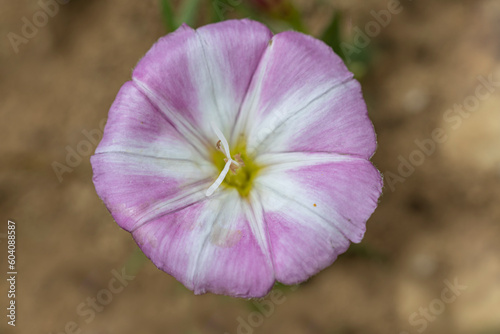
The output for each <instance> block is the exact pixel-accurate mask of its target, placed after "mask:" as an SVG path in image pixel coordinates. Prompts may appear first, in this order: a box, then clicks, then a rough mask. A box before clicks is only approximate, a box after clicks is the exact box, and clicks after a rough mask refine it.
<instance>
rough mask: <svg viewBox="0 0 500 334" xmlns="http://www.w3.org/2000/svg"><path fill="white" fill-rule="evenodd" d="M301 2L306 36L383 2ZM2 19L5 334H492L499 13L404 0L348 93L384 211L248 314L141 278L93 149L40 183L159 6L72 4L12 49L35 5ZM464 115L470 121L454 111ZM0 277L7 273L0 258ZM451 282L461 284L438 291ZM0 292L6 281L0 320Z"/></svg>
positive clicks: (499, 298) (499, 291)
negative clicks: (357, 105)
mask: <svg viewBox="0 0 500 334" xmlns="http://www.w3.org/2000/svg"><path fill="white" fill-rule="evenodd" d="M298 4H299V6H300V8H301V10H302V11H303V12H304V13H306V14H305V15H306V25H307V27H308V28H309V29H310V31H312V32H313V33H318V32H319V31H321V29H322V28H323V27H324V25H325V24H326V22H327V20H328V18H329V17H330V16H331V15H332V11H333V8H334V7H336V8H339V9H342V10H343V12H344V17H345V18H346V21H345V28H346V34H349V32H351V33H354V32H355V29H354V28H356V27H359V28H360V29H364V28H365V24H366V23H368V22H370V21H373V20H374V17H373V16H372V15H371V14H370V11H371V10H375V11H379V10H383V9H387V6H388V2H386V1H378V0H370V1H361V0H359V1H347V0H344V1H330V2H328V1H322V2H321V4H319V5H313V4H312V2H306V1H302V2H298ZM0 8H1V12H0V35H1V36H3V37H2V38H1V41H0V57H1V61H0V101H1V102H0V113H1V123H0V124H1V125H0V127H1V131H0V138H1V141H0V142H1V143H2V145H1V146H0V154H1V157H2V159H1V160H2V163H1V167H0V168H1V174H0V208H1V212H2V220H3V221H2V222H1V225H0V233H3V234H4V233H6V231H7V219H11V220H14V221H15V222H16V223H17V232H18V235H17V238H18V239H17V240H18V253H17V256H18V267H17V270H18V281H17V305H18V309H17V312H18V313H17V315H18V318H17V326H16V327H15V328H12V327H10V326H7V324H6V322H7V321H6V317H5V315H4V314H2V315H1V319H2V321H1V322H0V329H1V332H2V333H54V334H55V333H58V334H59V333H73V332H74V333H78V330H80V332H79V333H85V334H87V333H88V334H91V333H95V334H106V333H113V334H114V333H151V334H156V333H186V334H188V333H189V334H195V333H237V332H238V330H239V332H240V333H251V332H254V333H325V334H337V333H338V334H341V333H342V334H355V333H360V334H361V333H363V334H368V333H370V334H371V333H373V334H378V333H380V334H387V333H402V332H403V333H405V332H407V333H421V332H425V333H429V334H431V333H440V334H446V333H454V334H493V333H500V261H499V255H500V243H499V242H498V236H499V235H500V226H499V223H500V205H499V204H498V202H499V200H500V113H499V110H500V85H496V86H495V85H489V86H488V85H487V86H484V88H481V89H480V91H481V92H482V93H483V94H482V95H481V96H482V98H481V99H474V97H475V96H476V94H477V92H476V89H477V87H478V85H481V84H482V82H483V81H484V80H488V78H489V76H491V78H492V80H493V81H495V82H499V81H500V40H499V38H498V37H499V36H500V3H499V2H498V1H495V0H489V1H488V0H475V1H472V0H471V1H458V0H456V1H452V0H443V1H430V0H419V1H413V2H410V1H406V0H405V1H403V9H402V11H401V12H400V13H398V14H395V15H393V16H392V19H391V22H390V23H389V24H388V25H387V27H384V28H383V29H381V31H380V33H379V34H377V35H376V36H374V37H373V38H371V40H370V44H369V46H368V47H367V50H370V53H371V57H372V62H371V65H370V66H369V68H368V70H367V74H366V75H365V76H364V77H363V78H362V85H363V89H364V93H365V98H366V101H367V103H368V105H369V112H370V116H371V118H372V120H373V122H374V125H375V128H376V130H377V134H378V141H379V148H378V151H377V153H376V155H375V156H374V157H373V161H374V163H375V164H376V166H377V167H378V168H379V169H380V170H381V171H382V172H384V174H385V177H386V185H385V190H384V195H383V197H382V198H381V202H380V205H379V207H378V209H377V210H376V212H375V213H374V215H373V216H372V217H371V219H370V220H369V222H368V230H367V233H366V237H365V239H364V240H363V242H362V243H361V244H360V245H356V246H354V247H352V248H351V249H350V250H349V252H348V253H347V254H345V255H343V256H341V257H340V258H339V259H338V260H337V262H336V263H335V264H334V265H333V266H331V267H330V268H328V269H326V270H324V271H323V272H321V273H320V274H319V275H317V276H315V277H313V278H312V279H311V280H309V281H308V282H307V283H305V284H303V285H301V286H299V287H298V288H297V289H290V288H289V287H278V288H277V289H276V294H275V295H272V297H273V298H271V297H268V298H267V299H265V301H260V302H258V304H256V303H254V302H252V301H246V300H240V299H233V298H229V297H224V296H216V295H210V294H208V295H204V296H194V295H193V294H192V293H191V292H190V291H188V290H187V289H185V288H184V287H183V286H182V285H181V284H180V283H178V282H177V281H176V280H175V279H174V278H172V277H170V276H168V275H167V274H164V273H163V272H161V271H159V270H157V269H156V268H155V266H154V265H153V264H151V263H150V262H146V263H145V264H144V265H143V266H142V267H141V266H140V262H141V257H140V256H137V254H136V253H135V249H136V246H135V243H134V241H133V240H132V238H131V237H130V235H129V234H128V233H126V232H125V231H123V230H121V229H120V228H119V227H118V226H117V225H116V224H115V223H114V222H113V220H112V218H111V216H110V215H109V213H108V212H107V210H106V208H105V207H104V205H103V204H102V202H101V201H100V199H99V198H98V197H97V195H96V193H95V190H94V186H93V184H92V181H91V178H92V172H91V167H90V163H89V155H90V153H89V154H88V155H87V156H83V157H82V160H81V161H75V162H74V167H72V168H71V169H72V171H71V172H70V173H69V172H68V173H66V174H64V175H63V176H62V182H59V180H58V178H57V176H56V175H55V173H54V170H53V167H52V164H53V162H54V161H57V162H60V163H65V159H66V156H67V149H68V148H69V150H75V149H77V148H78V147H79V146H78V145H81V142H82V141H84V140H85V139H86V138H85V136H84V134H83V133H82V131H84V130H86V131H92V130H94V129H99V127H100V122H101V121H102V120H103V119H105V118H106V116H107V111H108V109H109V106H110V104H111V103H112V102H113V100H114V97H115V95H116V93H117V92H118V89H119V88H120V86H121V85H122V84H123V83H124V82H125V81H126V80H128V79H129V78H130V74H131V70H132V68H133V67H134V66H135V64H136V62H137V61H138V60H139V59H140V57H141V56H142V55H143V54H144V53H145V52H146V51H147V50H148V49H149V47H150V46H151V45H152V44H153V43H154V42H155V40H157V39H158V38H159V37H160V36H162V35H163V34H164V33H165V30H164V28H163V25H162V22H161V18H160V15H159V9H158V6H157V2H156V1H153V0H146V1H123V0H122V1H118V0H108V1H83V0H74V1H73V2H71V3H69V4H67V5H64V6H61V8H60V11H59V12H58V13H57V14H55V15H54V17H51V18H50V19H49V20H48V23H47V24H46V25H45V26H43V27H41V28H39V29H38V31H37V32H35V33H34V34H33V35H34V36H33V37H32V38H29V39H28V43H27V44H23V45H20V46H19V52H18V53H15V52H14V49H13V48H12V46H11V45H10V44H9V40H8V39H7V38H6V36H7V34H8V33H9V32H16V33H18V34H19V33H20V30H21V27H22V25H23V22H22V18H23V17H27V18H30V19H31V18H32V17H33V15H34V14H36V13H37V11H39V10H40V7H39V6H38V4H37V2H36V1H21V0H16V1H7V0H0ZM346 37H347V41H352V36H351V37H349V36H346ZM478 77H479V78H478ZM486 92H489V94H487V95H488V96H485V94H486ZM474 101H478V102H477V104H474ZM464 103H465V104H467V103H468V106H469V107H468V108H469V109H470V110H471V111H470V112H467V111H465V112H462V114H460V113H459V112H458V111H457V110H458V109H456V108H457V106H458V107H459V105H463V104H464ZM455 105H457V106H455ZM450 109H451V111H449V110H450ZM436 131H437V132H436ZM436 133H438V134H439V136H434V137H433V134H436ZM433 138H439V142H438V141H436V140H435V139H433ZM416 141H417V142H419V143H424V142H425V143H427V145H428V146H426V148H427V150H428V152H427V153H428V154H426V153H425V152H424V153H419V152H422V151H423V150H422V149H421V148H419V146H418V144H417V143H416ZM429 143H430V144H429ZM433 146H434V148H432V147H433ZM80 148H81V149H84V148H82V147H80ZM94 148H95V146H94V147H92V151H93V149H94ZM401 161H410V164H413V165H416V166H413V167H410V168H408V166H406V169H405V168H403V167H401V164H402V163H401ZM411 161H413V163H412V162H411ZM398 169H399V171H398ZM403 174H404V175H403ZM0 241H1V246H0V247H1V249H2V254H6V250H5V249H6V242H5V239H0ZM125 264H126V267H125V270H126V271H127V273H134V275H135V278H134V279H132V280H130V281H125V283H124V284H126V287H124V288H123V290H121V291H120V292H117V293H115V294H112V295H111V299H112V300H110V301H109V304H108V305H105V306H104V307H102V309H101V308H99V309H98V311H94V312H92V311H89V310H90V309H89V308H82V309H80V312H78V308H79V307H80V306H81V303H85V302H86V300H87V298H96V297H97V296H100V297H102V298H104V297H103V296H104V295H103V293H102V292H101V291H102V290H103V289H107V288H108V285H109V282H110V280H111V279H112V278H113V277H114V275H116V273H115V272H114V271H113V270H117V271H118V272H120V271H121V270H122V268H123V267H124V265H125ZM1 267H2V269H1V272H2V274H1V276H2V277H3V276H4V275H5V274H4V273H3V272H5V271H6V269H5V268H6V255H5V256H4V255H1ZM450 285H459V286H460V287H459V288H455V289H456V291H455V292H454V293H453V290H444V289H446V288H447V287H449V286H450ZM6 288H7V284H6V281H5V279H2V280H1V283H0V291H1V292H2V295H1V296H0V306H1V307H0V309H2V310H4V311H2V312H3V313H6V311H5V308H6V307H7V297H6V293H5V291H6V290H7V289H6ZM443 291H445V293H444V294H443ZM446 291H448V292H446ZM279 293H282V294H283V295H279ZM108 297H109V296H108ZM82 312H83V313H84V315H81V313H82ZM241 323H246V324H248V325H241ZM239 326H240V327H239ZM247 326H252V327H251V328H250V327H247ZM244 327H245V328H244Z"/></svg>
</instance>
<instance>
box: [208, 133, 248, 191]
mask: <svg viewBox="0 0 500 334" xmlns="http://www.w3.org/2000/svg"><path fill="white" fill-rule="evenodd" d="M212 128H213V129H214V131H215V134H216V135H217V137H218V138H219V140H220V141H221V144H222V153H224V155H225V156H226V158H227V162H226V165H225V166H224V169H223V170H222V172H221V173H220V174H219V177H218V178H217V180H215V182H214V183H213V184H212V185H211V186H210V187H209V188H208V189H207V192H206V193H205V195H206V196H207V197H208V196H210V195H212V194H213V193H214V192H215V190H217V188H219V186H220V185H221V184H222V181H224V178H225V177H226V175H227V173H228V172H229V168H230V167H231V164H233V163H234V164H235V165H236V166H239V165H240V164H239V163H238V162H236V161H234V160H233V159H231V153H230V152H229V144H228V142H227V140H226V137H224V134H222V132H221V131H220V130H219V129H218V128H217V127H216V126H215V125H214V124H212Z"/></svg>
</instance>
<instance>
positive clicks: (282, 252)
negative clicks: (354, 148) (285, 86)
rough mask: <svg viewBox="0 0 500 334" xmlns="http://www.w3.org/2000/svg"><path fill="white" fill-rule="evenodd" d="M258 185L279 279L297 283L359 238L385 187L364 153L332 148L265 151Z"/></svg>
mask: <svg viewBox="0 0 500 334" xmlns="http://www.w3.org/2000/svg"><path fill="white" fill-rule="evenodd" d="M258 162H259V163H265V164H267V166H268V167H266V168H265V169H264V170H263V171H262V174H261V175H259V176H258V177H257V178H256V180H255V188H256V190H257V192H258V194H259V197H260V198H261V203H262V206H263V209H264V211H265V213H266V214H265V221H266V225H267V229H268V233H269V238H270V243H271V252H272V255H273V262H274V269H275V275H276V279H277V280H278V281H280V282H283V283H285V284H296V283H299V282H301V281H304V280H306V279H307V278H308V277H310V276H311V275H314V274H316V273H317V272H319V271H320V270H322V269H324V268H325V267H327V266H329V265H330V264H331V263H333V261H335V259H336V257H337V256H338V255H339V254H341V253H343V252H345V251H346V250H347V248H348V247H349V244H350V241H352V242H359V241H361V239H362V238H363V235H364V232H365V225H366V221H367V220H368V218H369V217H370V215H371V214H372V212H373V211H374V210H375V207H376V206H377V200H378V197H379V196H380V193H381V189H382V182H381V176H380V173H379V172H378V171H377V170H376V169H375V167H373V165H372V164H371V163H370V162H369V161H367V160H364V159H360V158H354V157H350V156H343V155H338V154H328V153H282V154H268V155H262V156H260V157H259V158H258Z"/></svg>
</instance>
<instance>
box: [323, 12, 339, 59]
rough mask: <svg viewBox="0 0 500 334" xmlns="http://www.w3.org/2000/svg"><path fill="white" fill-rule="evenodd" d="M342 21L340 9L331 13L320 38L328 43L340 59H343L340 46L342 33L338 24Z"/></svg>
mask: <svg viewBox="0 0 500 334" xmlns="http://www.w3.org/2000/svg"><path fill="white" fill-rule="evenodd" d="M341 23H342V13H341V12H340V11H336V12H335V13H334V14H333V17H332V20H331V22H330V24H329V25H328V27H327V28H326V29H325V31H324V32H323V35H322V37H321V39H322V40H323V42H325V43H326V44H328V45H329V46H330V47H331V48H332V49H333V51H335V53H336V54H338V55H339V56H340V57H341V58H342V60H344V61H345V55H344V52H342V49H341V47H340V44H341V43H342V34H341V31H340V24H341Z"/></svg>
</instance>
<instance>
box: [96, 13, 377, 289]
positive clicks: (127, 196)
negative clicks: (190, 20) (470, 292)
mask: <svg viewBox="0 0 500 334" xmlns="http://www.w3.org/2000/svg"><path fill="white" fill-rule="evenodd" d="M375 148H376V140H375V132H374V130H373V126H372V123H371V121H370V120H369V118H368V116H367V111H366V105H365V103H364V101H363V97H362V93H361V88H360V85H359V83H358V82H357V81H356V80H354V79H353V75H352V74H351V73H350V72H349V71H348V70H347V69H346V67H345V65H344V64H343V63H342V61H341V59H340V58H339V57H338V56H337V55H335V54H334V53H333V51H332V50H331V49H330V48H329V47H328V46H327V45H325V44H324V43H323V42H321V41H319V40H316V39H314V38H312V37H310V36H307V35H303V34H300V33H297V32H283V33H279V34H277V35H274V36H273V35H272V33H271V32H270V31H269V30H268V29H267V28H266V27H265V26H263V25H262V24H260V23H258V22H254V21H250V20H241V21H225V22H221V23H217V24H211V25H207V26H204V27H201V28H199V29H197V30H194V29H191V28H190V27H188V26H186V25H184V26H182V27H180V28H179V29H178V30H177V31H175V32H174V33H171V34H169V35H167V36H165V37H163V38H161V39H160V40H159V41H158V42H157V43H156V44H155V45H153V47H152V48H151V50H150V51H149V52H148V53H147V54H146V55H145V57H144V58H143V59H142V60H141V61H140V62H139V63H138V65H137V67H136V68H135V70H134V72H133V75H132V80H131V81H129V82H127V83H125V84H124V85H123V87H122V88H121V90H120V92H119V93H118V96H117V97H116V100H115V102H114V104H113V105H112V107H111V110H110V111H109V116H108V122H107V124H106V128H105V131H104V136H103V139H102V141H101V143H100V144H99V146H98V148H97V150H96V153H95V155H94V156H93V157H92V158H91V162H92V167H93V172H94V177H93V180H94V184H95V187H96V190H97V193H98V194H99V196H100V197H101V199H102V200H103V201H104V203H105V204H106V206H107V208H108V210H109V211H110V212H111V214H112V216H113V217H114V219H115V220H116V222H117V223H118V225H120V226H121V227H122V228H123V229H125V230H127V231H129V232H130V233H132V235H133V237H134V239H135V240H136V242H137V244H138V245H139V247H140V248H141V249H142V251H143V252H144V254H146V256H147V257H148V258H150V259H151V261H152V262H153V263H154V264H155V265H156V266H157V267H158V268H160V269H161V270H163V271H165V272H167V273H169V274H171V275H172V276H174V277H175V278H177V279H178V280H179V281H181V282H182V283H183V284H184V285H185V286H186V287H188V288H189V289H191V290H193V291H194V292H195V293H196V294H201V293H205V292H213V293H218V294H225V295H231V296H237V297H262V296H264V295H266V294H267V293H268V292H269V291H270V289H271V288H272V286H273V284H274V283H275V281H279V282H282V283H284V284H296V283H300V282H303V281H304V280H307V279H308V278H309V277H310V276H312V275H314V274H316V273H318V272H319V271H320V270H322V269H324V268H326V267H328V266H329V265H331V264H332V263H333V261H334V260H335V259H336V258H337V256H338V255H339V254H341V253H343V252H345V251H346V250H347V248H348V247H349V245H350V242H359V241H361V239H362V238H363V235H364V232H365V225H366V221H367V219H368V218H369V216H370V215H371V214H372V212H373V211H374V209H375V208H376V206H377V200H378V198H379V196H380V193H381V188H382V181H381V176H380V173H379V172H378V171H377V169H376V168H375V167H374V166H373V165H372V164H371V163H370V161H369V159H370V157H371V156H372V155H373V153H374V151H375Z"/></svg>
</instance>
